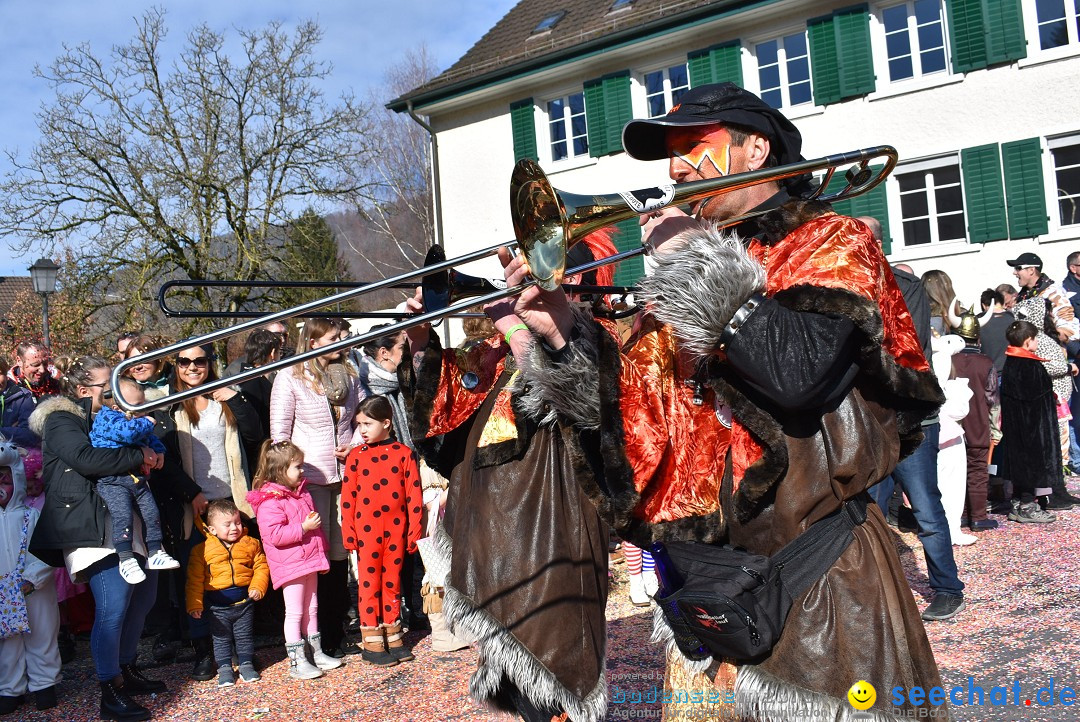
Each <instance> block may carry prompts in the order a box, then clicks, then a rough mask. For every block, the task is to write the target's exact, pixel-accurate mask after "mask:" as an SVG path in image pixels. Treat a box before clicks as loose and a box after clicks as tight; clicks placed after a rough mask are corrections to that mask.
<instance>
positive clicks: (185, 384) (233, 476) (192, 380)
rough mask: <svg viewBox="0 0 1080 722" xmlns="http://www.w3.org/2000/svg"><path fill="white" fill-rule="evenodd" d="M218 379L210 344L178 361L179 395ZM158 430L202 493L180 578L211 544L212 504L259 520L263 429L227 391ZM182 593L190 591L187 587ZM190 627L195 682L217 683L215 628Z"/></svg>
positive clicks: (193, 404) (170, 417)
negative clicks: (254, 487) (255, 499)
mask: <svg viewBox="0 0 1080 722" xmlns="http://www.w3.org/2000/svg"><path fill="white" fill-rule="evenodd" d="M217 378H218V376H217V371H216V369H215V368H214V351H213V347H212V346H210V345H209V344H207V345H205V346H192V347H191V348H187V349H184V350H183V351H181V352H180V353H179V354H178V355H177V357H176V378H175V381H174V383H175V386H176V390H177V391H186V390H188V389H194V388H198V387H199V386H202V385H203V384H205V383H207V382H209V381H214V380H216V379H217ZM158 427H159V428H160V429H161V434H162V440H163V441H164V442H165V446H166V448H167V449H168V451H167V452H166V453H167V455H169V456H171V457H172V458H173V459H175V460H176V461H177V462H178V465H177V466H178V468H177V469H175V472H174V473H178V474H182V475H183V476H186V477H188V478H190V479H191V480H192V481H194V482H195V484H197V485H198V487H199V489H201V491H202V493H201V494H200V495H199V496H198V497H197V498H196V499H195V500H194V501H193V502H192V504H191V505H190V506H188V505H185V507H184V519H183V523H182V526H181V534H180V536H181V539H180V540H178V542H177V549H176V552H177V554H178V556H179V558H180V570H179V572H180V574H181V575H184V574H186V570H187V562H188V558H189V557H190V555H191V550H192V549H193V548H195V546H196V545H198V544H199V543H201V542H202V541H203V540H204V539H205V536H204V534H203V524H202V521H201V519H200V517H202V515H203V513H204V512H205V511H206V507H207V505H208V504H209V503H210V502H211V501H214V500H215V499H232V501H233V503H234V504H236V507H237V508H238V509H239V510H240V512H241V513H242V514H243V515H245V516H246V517H247V518H248V519H251V518H252V517H254V514H253V512H252V510H251V506H250V505H249V504H248V503H247V499H246V497H247V492H248V490H249V489H250V487H251V473H250V470H249V465H248V458H249V457H248V450H249V449H251V448H253V447H255V446H256V445H257V444H258V443H259V441H260V437H261V425H260V423H259V417H258V414H257V413H256V412H255V410H254V409H253V408H252V407H251V404H249V403H248V402H247V399H245V398H244V395H243V394H240V393H238V392H237V391H236V390H235V389H234V388H230V387H227V388H221V389H217V390H216V391H213V392H211V393H208V394H205V395H202V396H195V397H193V398H189V399H185V400H183V401H180V402H178V403H176V404H175V405H174V406H173V407H172V408H171V409H170V411H169V413H168V414H162V415H159V416H158ZM178 589H184V584H180V585H179V587H178ZM185 616H186V615H185ZM187 624H188V631H189V633H190V636H191V643H192V646H193V647H194V648H195V666H194V668H193V670H192V674H191V677H192V679H195V680H199V681H206V680H209V679H213V678H214V676H215V675H216V673H217V667H216V666H215V664H214V656H213V654H212V650H211V642H210V626H209V622H208V621H207V620H206V619H194V618H188V619H187Z"/></svg>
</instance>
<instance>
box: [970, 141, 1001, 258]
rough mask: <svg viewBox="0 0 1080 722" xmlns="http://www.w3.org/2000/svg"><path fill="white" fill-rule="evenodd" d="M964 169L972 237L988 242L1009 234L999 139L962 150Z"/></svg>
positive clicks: (978, 240) (972, 238) (974, 239)
mask: <svg viewBox="0 0 1080 722" xmlns="http://www.w3.org/2000/svg"><path fill="white" fill-rule="evenodd" d="M960 170H961V174H962V175H963V178H964V206H965V208H964V212H965V213H966V214H967V220H968V240H969V241H971V242H972V243H986V242H987V241H1000V240H1002V239H1004V238H1008V237H1009V224H1008V221H1007V216H1006V212H1005V186H1004V184H1003V183H1002V181H1001V155H1000V152H999V150H998V145H997V143H990V144H987V145H980V146H976V147H974V148H964V149H963V150H961V151H960Z"/></svg>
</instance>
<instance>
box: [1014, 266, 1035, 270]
mask: <svg viewBox="0 0 1080 722" xmlns="http://www.w3.org/2000/svg"><path fill="white" fill-rule="evenodd" d="M1025 268H1038V266H1013V270H1014V271H1022V270H1024V269H1025Z"/></svg>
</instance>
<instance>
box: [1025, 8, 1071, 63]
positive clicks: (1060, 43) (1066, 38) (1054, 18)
mask: <svg viewBox="0 0 1080 722" xmlns="http://www.w3.org/2000/svg"><path fill="white" fill-rule="evenodd" d="M1025 6H1026V7H1025V8H1024V17H1025V18H1026V19H1027V22H1028V38H1029V41H1028V42H1029V45H1028V47H1029V48H1031V47H1032V46H1033V45H1034V42H1032V40H1030V38H1033V37H1037V38H1038V39H1039V40H1038V50H1040V51H1046V50H1053V49H1055V48H1063V47H1067V46H1072V47H1073V48H1074V49H1075V48H1076V47H1077V46H1078V45H1080V0H1028V2H1026V3H1025Z"/></svg>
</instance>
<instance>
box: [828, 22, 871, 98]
mask: <svg viewBox="0 0 1080 722" xmlns="http://www.w3.org/2000/svg"><path fill="white" fill-rule="evenodd" d="M833 28H834V29H835V31H836V50H837V63H838V69H839V71H840V95H841V97H843V98H854V97H856V96H859V95H866V94H867V93H872V92H874V57H873V54H872V53H871V52H870V10H869V8H868V7H867V6H865V5H861V6H859V7H855V8H847V9H844V10H837V11H836V12H835V13H834V20H833Z"/></svg>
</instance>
